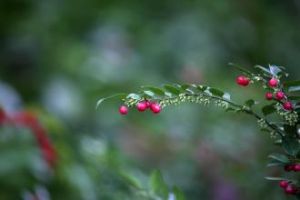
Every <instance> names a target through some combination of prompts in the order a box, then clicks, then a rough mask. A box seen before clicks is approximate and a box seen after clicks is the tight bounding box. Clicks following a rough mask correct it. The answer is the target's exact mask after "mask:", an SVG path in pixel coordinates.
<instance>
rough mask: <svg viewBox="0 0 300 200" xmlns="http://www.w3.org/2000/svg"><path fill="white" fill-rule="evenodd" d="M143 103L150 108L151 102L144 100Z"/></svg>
mask: <svg viewBox="0 0 300 200" xmlns="http://www.w3.org/2000/svg"><path fill="white" fill-rule="evenodd" d="M145 102H146V105H147V108H150V106H151V102H150V101H149V100H145Z"/></svg>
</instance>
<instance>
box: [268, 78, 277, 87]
mask: <svg viewBox="0 0 300 200" xmlns="http://www.w3.org/2000/svg"><path fill="white" fill-rule="evenodd" d="M277 85H278V80H277V79H276V78H271V79H270V80H269V86H270V87H271V88H274V87H277Z"/></svg>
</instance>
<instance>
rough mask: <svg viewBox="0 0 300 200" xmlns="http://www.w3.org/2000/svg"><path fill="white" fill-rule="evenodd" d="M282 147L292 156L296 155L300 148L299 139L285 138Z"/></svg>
mask: <svg viewBox="0 0 300 200" xmlns="http://www.w3.org/2000/svg"><path fill="white" fill-rule="evenodd" d="M282 147H283V148H284V150H285V151H286V152H287V153H288V154H289V155H291V156H296V155H297V154H298V152H299V150H300V144H299V142H298V139H297V138H294V137H285V138H283V140H282Z"/></svg>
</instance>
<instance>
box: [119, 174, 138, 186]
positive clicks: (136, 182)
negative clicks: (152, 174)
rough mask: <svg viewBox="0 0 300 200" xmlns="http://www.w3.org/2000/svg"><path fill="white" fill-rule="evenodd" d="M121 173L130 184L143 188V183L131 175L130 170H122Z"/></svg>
mask: <svg viewBox="0 0 300 200" xmlns="http://www.w3.org/2000/svg"><path fill="white" fill-rule="evenodd" d="M120 175H121V177H122V178H123V179H124V180H125V181H126V182H127V183H128V184H129V185H130V186H132V187H134V188H137V189H142V184H141V183H140V181H139V180H138V179H137V178H135V177H134V176H131V175H129V174H128V172H120Z"/></svg>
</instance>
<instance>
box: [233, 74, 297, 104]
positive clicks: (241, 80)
mask: <svg viewBox="0 0 300 200" xmlns="http://www.w3.org/2000/svg"><path fill="white" fill-rule="evenodd" d="M236 83H237V84H238V85H241V86H244V87H245V86H247V85H249V83H250V79H249V78H248V77H246V76H238V77H237V78H236ZM278 84H279V81H278V79H276V78H274V77H273V78H271V79H270V80H269V81H268V86H269V87H270V88H276V87H277V86H278ZM265 98H266V99H267V100H269V101H270V100H273V99H276V100H278V101H283V102H282V106H283V108H284V109H285V110H293V104H292V103H291V102H290V101H287V98H286V95H285V94H284V92H283V91H280V90H279V91H277V92H275V94H273V93H272V92H267V93H266V94H265Z"/></svg>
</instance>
